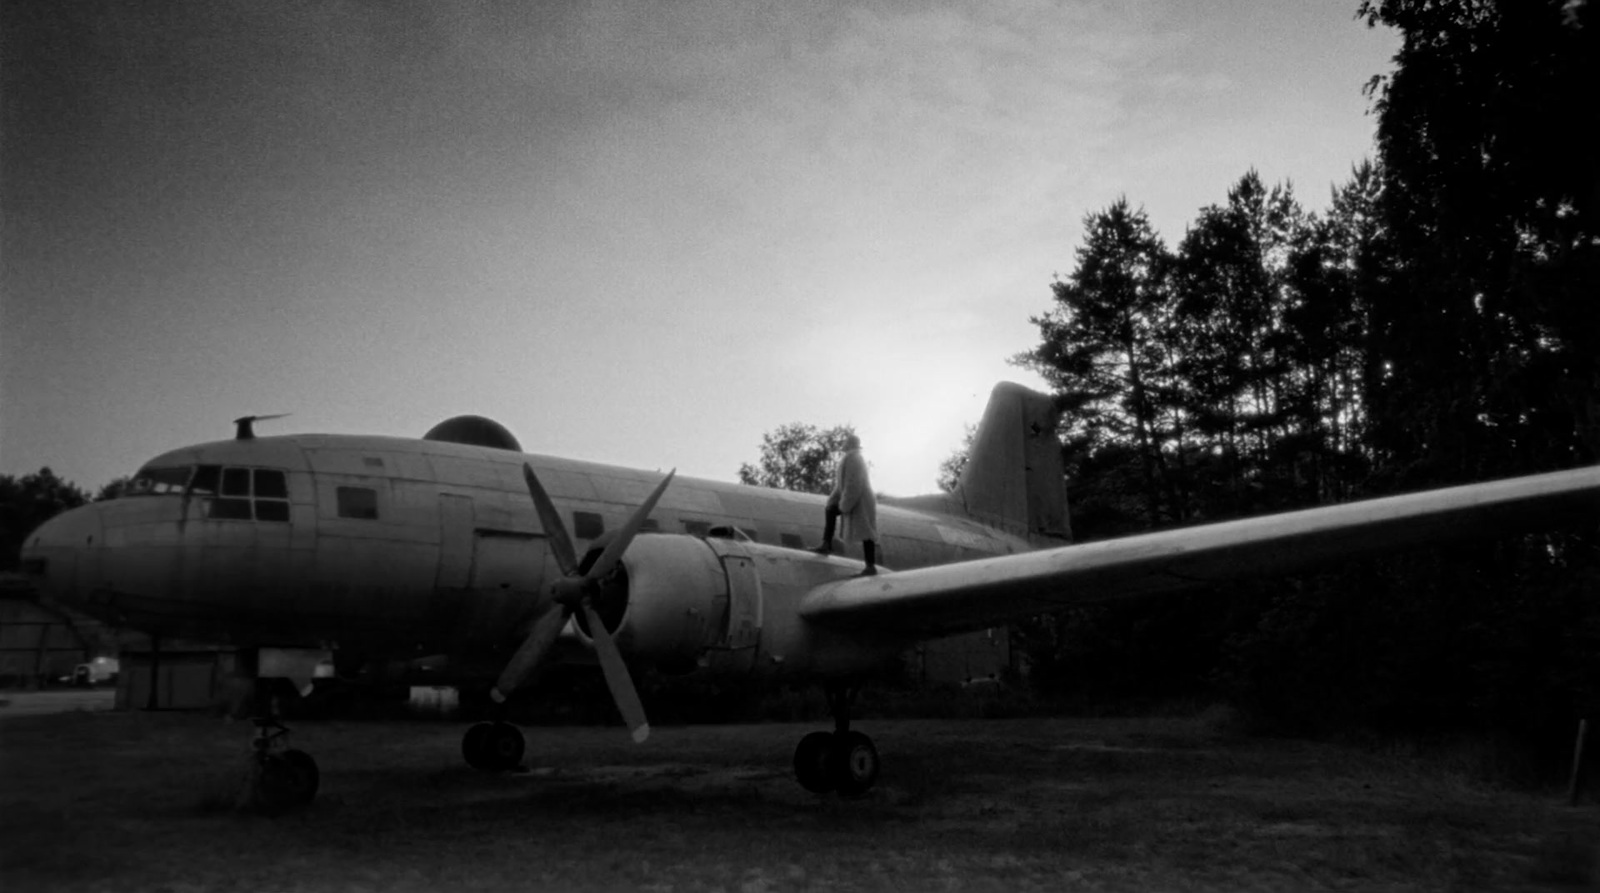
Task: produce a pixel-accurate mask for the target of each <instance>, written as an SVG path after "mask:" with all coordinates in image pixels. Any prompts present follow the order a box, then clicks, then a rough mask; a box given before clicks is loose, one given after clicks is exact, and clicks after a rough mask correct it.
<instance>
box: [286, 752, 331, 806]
mask: <svg viewBox="0 0 1600 893" xmlns="http://www.w3.org/2000/svg"><path fill="white" fill-rule="evenodd" d="M282 757H283V761H284V762H285V763H288V764H289V765H290V766H293V767H294V768H295V769H297V770H298V771H299V772H300V777H301V786H300V802H301V803H310V802H311V801H312V800H315V799H316V798H317V789H318V788H320V787H322V770H321V769H318V768H317V761H316V760H313V759H312V758H311V754H308V753H306V752H305V751H303V750H286V751H284V752H283V754H282Z"/></svg>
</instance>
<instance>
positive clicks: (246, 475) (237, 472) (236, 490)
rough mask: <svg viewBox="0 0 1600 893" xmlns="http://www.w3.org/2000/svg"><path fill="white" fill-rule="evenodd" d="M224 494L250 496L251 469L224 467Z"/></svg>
mask: <svg viewBox="0 0 1600 893" xmlns="http://www.w3.org/2000/svg"><path fill="white" fill-rule="evenodd" d="M222 495H223V496H249V495H250V469H248V468H224V469H222Z"/></svg>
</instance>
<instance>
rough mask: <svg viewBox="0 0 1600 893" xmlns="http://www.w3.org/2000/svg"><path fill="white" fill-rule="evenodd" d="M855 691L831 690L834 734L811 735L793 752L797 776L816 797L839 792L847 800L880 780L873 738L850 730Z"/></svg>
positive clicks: (830, 698) (830, 688)
mask: <svg viewBox="0 0 1600 893" xmlns="http://www.w3.org/2000/svg"><path fill="white" fill-rule="evenodd" d="M854 699H855V690H853V689H849V688H846V687H845V686H842V685H837V686H829V687H828V707H829V708H830V709H831V710H832V712H833V731H832V732H831V733H830V732H812V733H811V734H809V735H807V736H805V737H804V738H801V739H800V744H799V746H798V747H796V748H795V749H794V775H795V778H796V779H797V780H798V781H799V782H800V786H801V787H803V788H805V789H806V790H808V791H810V792H812V793H813V794H826V793H827V792H829V791H838V792H839V793H840V794H841V795H843V796H846V797H854V796H858V795H860V794H864V793H866V792H867V791H869V790H871V789H872V786H873V784H874V783H876V782H877V780H878V766H879V764H878V749H877V748H876V747H874V746H873V744H872V739H871V738H868V737H867V736H866V735H863V734H861V733H860V732H853V731H851V730H850V702H851V701H853V700H854Z"/></svg>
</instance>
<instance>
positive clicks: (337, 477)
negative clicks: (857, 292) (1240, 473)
mask: <svg viewBox="0 0 1600 893" xmlns="http://www.w3.org/2000/svg"><path fill="white" fill-rule="evenodd" d="M1058 415H1059V413H1058V410H1057V407H1056V404H1055V403H1054V401H1053V400H1052V398H1051V397H1049V396H1048V395H1045V394H1040V393H1037V392H1034V391H1031V390H1029V389H1027V388H1025V387H1023V386H1021V385H1017V384H1013V383H1007V382H1002V383H1000V384H999V385H996V386H995V388H994V390H993V391H992V393H991V395H990V398H989V403H988V405H987V407H986V409H985V411H984V414H983V417H982V420H981V422H980V424H979V426H978V429H977V431H976V433H975V436H974V439H973V442H972V445H971V448H970V451H969V455H968V461H967V463H966V465H965V467H964V468H963V470H962V472H961V475H960V479H959V481H958V483H957V486H956V487H955V489H954V490H953V491H952V492H950V493H938V494H932V495H927V496H915V497H907V498H898V499H895V498H887V497H885V498H884V499H882V500H881V502H880V506H879V516H878V522H879V524H878V527H879V548H880V564H881V565H882V566H883V567H884V569H885V572H884V573H881V574H879V575H877V576H863V575H860V571H861V570H862V569H863V565H862V563H861V562H860V561H859V560H857V559H856V558H855V557H853V555H851V554H843V553H844V552H845V548H844V547H842V546H841V547H838V548H836V549H835V550H834V554H831V555H822V554H817V553H815V552H813V551H810V550H808V549H807V548H806V546H807V544H808V542H812V541H814V540H813V538H812V537H813V536H814V532H815V531H816V529H817V526H818V524H819V523H820V522H821V520H822V516H823V503H824V497H822V496H816V495H810V494H801V493H793V492H787V491H780V490H772V489H766V488H760V487H752V486H748V485H743V484H733V483H725V482H719V481H712V480H697V479H691V478H687V477H685V478H679V477H676V476H675V473H668V474H666V475H664V476H663V475H659V474H657V473H654V472H647V471H641V470H634V469H626V468H619V467H613V466H607V465H601V464H596V463H591V462H581V461H575V460H571V459H561V458H556V457H552V456H542V455H532V454H525V453H523V452H522V450H521V446H520V444H519V443H518V442H517V440H516V438H515V437H514V436H512V434H511V433H510V432H509V431H508V430H506V429H505V428H504V427H503V426H502V425H500V424H498V423H496V422H494V421H492V420H490V419H486V418H482V417H479V416H458V417H455V418H452V419H449V420H446V421H444V422H442V423H440V424H439V425H437V426H435V427H434V428H433V429H432V430H430V431H428V432H427V433H426V434H425V435H424V436H423V437H422V438H421V439H414V438H401V437H383V436H358V435H336V434H293V435H277V436H262V437H257V436H256V434H255V431H254V425H253V423H254V422H255V421H257V420H259V419H260V418H262V417H245V418H243V419H239V420H237V426H238V427H237V431H236V435H235V437H234V439H232V440H224V441H217V442H211V443H202V444H198V445H195V446H189V447H184V448H181V449H177V450H173V451H170V452H167V453H164V454H162V455H160V456H157V457H155V458H154V459H151V460H150V461H149V462H147V463H146V464H145V465H144V466H143V467H142V468H141V469H140V470H139V471H138V473H137V474H136V475H135V476H134V479H133V482H132V485H131V486H130V488H129V491H128V493H127V494H126V495H124V496H123V497H121V498H118V499H114V500H109V501H104V502H97V503H93V504H90V505H86V506H83V507H80V508H76V509H73V510H71V511H68V512H65V513H63V514H61V515H59V516H57V517H55V518H53V519H52V520H50V521H48V522H46V523H45V524H44V525H42V526H41V527H40V528H39V529H38V530H36V531H35V532H34V533H33V534H32V535H31V536H30V537H29V538H28V539H27V540H26V542H25V544H24V550H23V556H22V558H23V560H22V565H23V570H24V572H26V573H28V574H31V575H32V576H33V577H34V578H35V579H36V581H37V583H38V585H39V587H40V589H41V590H42V591H44V592H46V593H48V594H50V595H51V596H53V597H55V598H57V599H59V600H60V601H61V602H63V603H65V604H67V605H69V606H72V607H75V608H77V609H79V610H81V611H83V612H85V613H87V614H89V615H92V616H94V617H97V618H99V619H101V620H103V621H105V622H107V623H109V624H112V625H114V626H119V627H124V628H131V629H135V630H140V631H144V632H146V633H149V634H150V635H151V636H152V637H153V641H156V642H159V641H160V638H162V637H166V638H169V639H170V638H178V637H181V638H186V639H191V640H198V641H205V642H213V643H219V644H221V643H226V644H231V645H233V646H235V647H237V648H238V649H239V651H238V654H239V655H240V659H239V662H238V666H240V667H241V668H242V672H244V673H248V674H250V675H253V676H255V677H257V678H259V679H289V680H291V681H292V682H293V683H294V684H295V685H296V687H297V688H302V689H305V688H307V687H308V685H309V683H310V680H311V679H312V677H313V676H314V675H315V674H316V671H317V669H318V665H319V664H325V663H326V661H327V660H328V659H329V658H330V656H331V657H332V659H333V660H334V661H335V662H336V664H338V665H340V666H344V667H346V668H348V667H352V666H359V665H362V664H376V663H379V662H382V661H394V660H406V659H411V658H417V657H419V656H423V655H442V656H443V657H444V659H445V660H446V661H447V662H448V666H449V667H450V671H451V673H452V674H453V675H454V678H455V679H457V680H459V684H463V685H469V684H474V683H475V684H477V685H479V686H482V685H489V686H490V694H491V697H492V699H493V701H494V702H495V703H496V704H500V705H502V706H501V707H500V708H497V709H498V710H500V711H501V712H498V713H496V714H494V718H493V719H491V720H489V721H484V722H478V723H475V724H473V725H471V726H470V727H469V728H468V729H467V730H466V731H465V733H464V735H463V738H462V753H463V756H464V758H465V759H466V761H467V763H468V764H470V765H471V766H473V767H474V768H477V769H481V770H485V771H507V770H513V769H515V768H517V767H518V766H520V765H521V761H522V758H523V755H524V753H525V747H526V744H525V740H524V737H523V735H522V733H521V731H520V730H519V729H518V728H517V727H516V726H514V725H512V724H511V723H509V722H506V721H505V720H504V713H503V709H504V708H503V704H504V702H505V701H506V700H507V699H508V698H510V697H512V696H513V695H515V694H517V693H518V692H519V691H520V690H523V689H525V688H527V687H528V686H529V683H530V682H531V681H532V680H533V679H535V678H536V677H537V675H538V674H539V672H540V671H541V670H542V669H543V668H545V667H547V666H549V665H551V664H552V663H555V662H578V661H581V662H588V663H593V662H595V661H598V663H599V665H600V669H601V671H602V674H603V676H604V678H605V681H606V684H607V687H608V689H609V691H610V693H611V695H612V697H613V699H614V701H615V703H616V705H617V708H618V711H619V713H620V714H621V716H622V717H623V720H624V722H625V724H626V725H627V726H628V728H629V729H630V730H631V731H632V734H633V736H634V740H636V741H643V740H645V739H646V738H647V737H648V734H649V724H648V719H647V715H646V711H645V709H644V707H643V706H642V704H641V702H640V699H639V696H638V694H637V692H636V691H635V688H634V685H633V682H632V676H631V675H630V670H629V664H632V665H633V666H635V667H641V666H653V667H656V668H659V669H660V670H662V671H663V672H666V673H674V674H677V673H702V674H707V675H709V676H714V677H745V678H755V679H759V680H762V681H765V682H767V683H772V684H778V683H792V684H805V685H810V684H816V685H820V686H822V688H823V690H824V691H825V692H826V693H827V697H828V703H829V707H830V710H831V712H832V714H833V720H834V728H833V730H832V731H831V732H829V731H816V732H812V733H810V734H808V735H805V736H804V737H803V738H802V739H801V740H800V742H799V743H798V745H797V747H796V749H795V754H794V770H795V776H796V778H797V780H798V781H799V783H800V784H801V785H802V786H803V787H804V788H806V789H807V790H809V791H813V792H817V793H825V792H829V791H837V792H839V793H840V794H844V795H859V794H862V793H864V792H866V791H867V790H869V789H870V788H871V787H872V786H873V784H874V782H875V781H876V780H877V777H878V773H879V767H880V761H879V755H878V752H877V749H876V747H875V745H874V744H873V743H872V740H871V739H870V738H869V737H868V736H866V735H865V734H862V733H861V732H859V731H857V730H854V729H852V728H851V727H850V704H851V698H852V696H853V693H854V691H855V690H856V686H857V685H858V684H859V681H860V679H861V678H862V677H863V675H865V674H867V673H869V672H871V671H872V670H874V669H875V668H878V667H880V666H882V665H883V664H885V663H886V662H888V661H890V660H892V659H893V658H894V657H895V656H896V655H899V654H902V653H903V652H904V651H905V650H906V649H907V648H908V647H910V646H913V645H914V644H916V643H917V642H920V641H924V640H929V639H934V638H938V637H943V636H949V635H954V634H958V633H962V632H967V631H973V630H982V629H986V628H993V627H995V626H998V625H1002V624H1004V623H1006V622H1009V621H1013V620H1017V619H1021V618H1025V617H1029V616H1035V615H1038V614H1043V613H1048V612H1051V611H1055V610H1059V609H1061V608H1064V607H1066V606H1070V605H1075V604H1082V603H1087V602H1095V601H1104V600H1109V599H1115V598H1122V597H1127V596H1142V595H1147V594H1150V593H1158V592H1170V591H1174V590H1180V589H1186V588H1192V587H1199V586H1207V585H1215V584H1217V583H1220V582H1226V581H1228V580H1233V579H1238V578H1241V577H1248V576H1260V575H1268V574H1278V573H1284V572H1289V571H1293V570H1297V569H1303V568H1312V567H1316V566H1318V565H1322V564H1327V563H1330V562H1337V561H1338V560H1340V559H1343V558H1348V557H1350V556H1354V555H1364V554H1371V553H1377V552H1383V551H1388V550H1393V549H1397V548H1403V547H1406V546H1412V545H1420V544H1425V543H1430V542H1438V541H1445V540H1451V539H1456V538H1461V537H1468V536H1474V535H1486V534H1494V533H1496V532H1506V531H1514V530H1522V529H1533V528H1537V527H1540V526H1544V525H1549V524H1555V523H1559V522H1562V521H1565V520H1570V519H1576V518H1583V519H1587V518H1590V517H1594V516H1595V515H1596V514H1597V512H1596V510H1597V509H1600V466H1590V467H1583V468H1578V469H1573V470H1568V471H1560V472H1553V473H1546V474H1538V475H1531V476H1526V477H1518V478H1512V479H1508V480H1501V481H1495V482H1489V483H1479V484H1470V485H1466V486H1457V487H1451V488H1447V489H1439V490H1431V491H1425V492H1420V493H1413V494H1409V495H1401V496H1392V497H1387V498H1382V499H1374V500H1367V501H1360V502H1351V503H1345V504H1342V505H1334V506H1327V507H1321V508H1314V509H1307V510H1302V511H1295V512H1288V513H1282V514H1275V515H1267V516H1261V517H1255V518H1247V519H1243V520H1235V521H1225V522H1221V523H1212V524H1205V525H1201V526H1194V527H1186V528H1179V529H1172V530H1165V531H1159V532H1154V533H1146V534H1141V535H1135V536H1128V537H1123V538H1119V539H1112V540H1104V541H1099V542H1091V543H1083V544H1076V545H1074V544H1072V543H1071V530H1070V526H1069V519H1068V512H1067V500H1066V491H1065V483H1064V473H1063V467H1062V457H1061V448H1060V442H1059V440H1058V439H1057V436H1056V430H1057V420H1058ZM888 568H893V570H888ZM257 725H258V731H257V737H256V739H255V742H254V746H255V748H256V751H257V754H258V766H260V767H262V771H260V772H258V773H257V777H256V779H255V781H253V782H252V784H253V785H255V786H256V789H257V790H256V795H257V797H258V800H259V802H263V803H269V802H270V803H279V804H281V803H304V802H309V801H310V800H311V799H312V798H313V797H314V796H315V793H316V788H317V784H318V778H319V774H318V769H317V766H316V763H315V761H314V760H313V759H312V758H311V757H310V755H309V754H306V753H304V752H303V751H298V750H285V749H284V747H285V745H283V743H282V736H283V734H284V733H285V732H286V731H287V730H286V729H284V727H283V726H282V725H281V723H278V722H277V720H276V718H275V717H273V716H271V715H268V716H266V717H265V718H258V721H257Z"/></svg>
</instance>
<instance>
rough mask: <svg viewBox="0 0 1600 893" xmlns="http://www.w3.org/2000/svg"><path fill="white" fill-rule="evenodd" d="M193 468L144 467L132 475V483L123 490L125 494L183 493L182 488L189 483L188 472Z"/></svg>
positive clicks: (162, 494)
mask: <svg viewBox="0 0 1600 893" xmlns="http://www.w3.org/2000/svg"><path fill="white" fill-rule="evenodd" d="M193 470H194V469H193V468H191V467H190V466H187V465H185V466H182V467H179V468H144V469H140V471H139V473H138V474H136V475H134V477H133V481H132V483H130V484H128V489H127V490H126V491H124V495H126V496H166V495H169V494H179V495H181V494H182V493H183V488H184V487H186V486H188V484H189V472H191V471H193Z"/></svg>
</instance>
